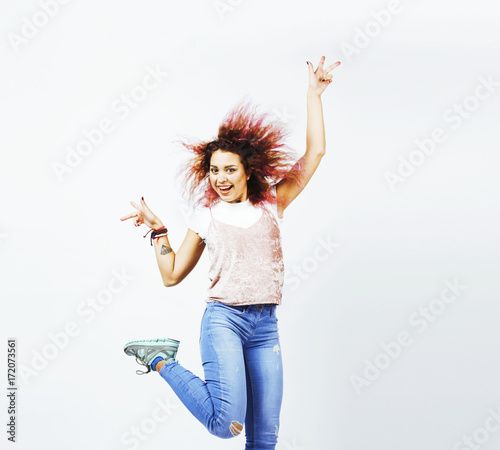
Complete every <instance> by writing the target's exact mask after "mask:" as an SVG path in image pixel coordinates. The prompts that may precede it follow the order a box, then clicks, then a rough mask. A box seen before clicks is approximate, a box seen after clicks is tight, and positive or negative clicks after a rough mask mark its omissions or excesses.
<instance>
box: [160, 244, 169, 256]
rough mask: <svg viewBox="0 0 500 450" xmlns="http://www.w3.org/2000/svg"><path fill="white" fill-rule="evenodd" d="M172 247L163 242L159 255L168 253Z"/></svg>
mask: <svg viewBox="0 0 500 450" xmlns="http://www.w3.org/2000/svg"><path fill="white" fill-rule="evenodd" d="M171 251H172V249H171V248H170V247H167V246H166V245H165V244H162V246H161V250H160V254H161V255H168V254H169V253H170V252H171Z"/></svg>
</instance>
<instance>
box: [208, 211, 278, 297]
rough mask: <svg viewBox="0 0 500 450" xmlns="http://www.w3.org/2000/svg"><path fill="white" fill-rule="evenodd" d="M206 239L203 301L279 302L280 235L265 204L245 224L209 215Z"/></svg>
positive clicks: (276, 224)
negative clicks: (252, 220) (206, 282)
mask: <svg viewBox="0 0 500 450" xmlns="http://www.w3.org/2000/svg"><path fill="white" fill-rule="evenodd" d="M206 242H207V249H208V253H209V258H210V269H209V272H208V277H209V279H210V281H211V284H210V286H209V288H208V298H207V299H206V302H210V301H219V302H221V303H225V304H228V305H254V304H261V303H273V304H276V305H281V293H282V287H283V282H284V264H283V252H282V248H281V235H280V229H279V226H278V223H277V221H276V218H275V217H274V216H273V214H272V213H271V212H270V211H269V210H268V209H267V208H265V207H262V215H261V216H260V218H259V220H258V221H257V222H255V223H254V224H253V225H251V226H250V227H248V228H242V227H238V226H235V225H230V224H227V223H224V222H220V221H218V220H217V219H215V218H214V217H213V216H212V219H211V221H210V225H209V226H208V232H207V240H206Z"/></svg>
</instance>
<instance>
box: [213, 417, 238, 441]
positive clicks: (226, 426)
mask: <svg viewBox="0 0 500 450" xmlns="http://www.w3.org/2000/svg"><path fill="white" fill-rule="evenodd" d="M242 430H243V425H242V423H241V422H240V421H238V420H233V421H231V422H229V423H228V422H226V421H224V422H218V421H215V422H213V424H212V426H211V427H210V428H209V431H210V433H211V434H213V435H214V436H217V437H219V438H222V439H230V438H233V437H236V436H238V435H239V434H240V433H241V432H242Z"/></svg>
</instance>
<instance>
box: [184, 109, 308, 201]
mask: <svg viewBox="0 0 500 450" xmlns="http://www.w3.org/2000/svg"><path fill="white" fill-rule="evenodd" d="M270 116H271V115H270V114H269V113H267V112H263V113H259V112H257V107H256V106H255V105H253V104H252V102H251V101H250V100H241V101H239V102H238V103H237V104H236V105H235V106H234V107H233V108H232V109H231V110H230V111H229V112H228V113H227V114H226V116H225V117H224V119H223V121H222V123H221V124H220V126H219V131H218V134H217V137H216V138H215V139H213V140H210V141H200V140H198V141H197V142H196V143H192V142H188V141H187V140H185V141H183V140H181V141H180V142H181V144H182V145H183V146H184V147H185V148H186V149H187V150H188V151H189V153H190V154H191V158H190V159H189V160H188V161H187V162H186V163H185V164H184V165H182V166H181V168H180V170H179V171H178V173H177V176H178V177H179V176H180V177H182V181H183V183H182V185H183V188H184V193H187V194H188V198H189V199H190V200H194V201H195V205H202V206H211V205H212V204H214V202H216V201H217V200H218V199H219V195H218V194H217V193H216V192H215V191H214V189H213V188H212V186H211V185H210V179H209V175H210V160H211V157H212V153H214V152H215V151H216V150H223V151H228V152H232V153H235V154H237V155H239V157H240V160H241V163H242V164H243V167H244V169H245V173H247V174H250V178H249V180H248V181H247V195H248V199H249V200H250V202H251V203H252V204H254V205H256V204H258V203H260V202H262V201H272V195H271V193H270V188H271V186H272V185H275V184H277V183H279V182H280V181H281V180H283V179H284V178H287V179H291V180H293V181H294V182H295V183H297V185H299V180H300V178H299V175H300V174H301V172H302V170H303V169H302V168H301V166H300V164H299V162H298V157H297V156H296V155H295V154H294V152H293V151H286V150H287V146H286V144H285V139H286V138H287V137H288V134H289V130H287V129H286V128H285V127H284V126H283V125H282V124H280V123H278V122H277V121H276V120H274V121H273V120H270Z"/></svg>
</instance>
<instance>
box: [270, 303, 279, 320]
mask: <svg viewBox="0 0 500 450" xmlns="http://www.w3.org/2000/svg"><path fill="white" fill-rule="evenodd" d="M276 310H277V307H276V306H273V308H272V309H271V318H272V319H273V321H274V323H278V316H277V315H276Z"/></svg>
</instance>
